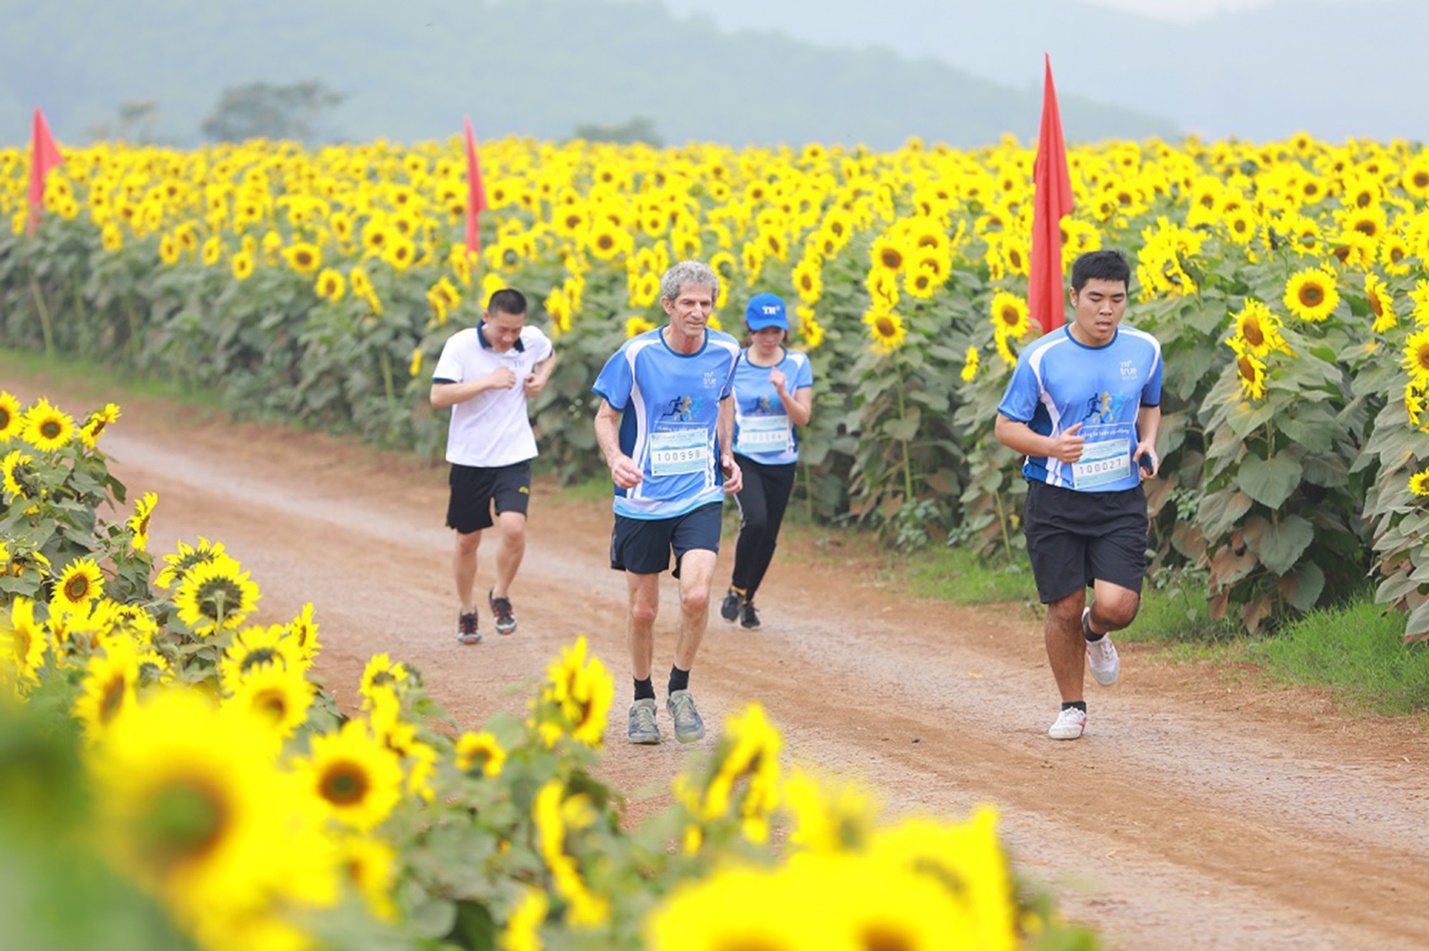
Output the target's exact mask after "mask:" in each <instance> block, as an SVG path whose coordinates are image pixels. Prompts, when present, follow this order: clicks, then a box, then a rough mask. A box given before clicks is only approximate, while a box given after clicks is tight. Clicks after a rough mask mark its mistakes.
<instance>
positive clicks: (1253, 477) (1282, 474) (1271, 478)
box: [1237, 453, 1305, 509]
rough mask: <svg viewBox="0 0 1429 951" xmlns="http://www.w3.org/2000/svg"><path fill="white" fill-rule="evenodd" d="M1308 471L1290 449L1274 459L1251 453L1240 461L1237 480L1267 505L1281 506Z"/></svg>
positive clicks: (1246, 491) (1255, 497)
mask: <svg viewBox="0 0 1429 951" xmlns="http://www.w3.org/2000/svg"><path fill="white" fill-rule="evenodd" d="M1304 471H1305V470H1304V467H1303V466H1302V465H1301V464H1300V460H1299V459H1296V458H1295V457H1293V456H1291V455H1289V454H1288V453H1281V454H1280V455H1278V456H1275V457H1274V458H1273V459H1261V458H1260V457H1259V456H1247V457H1246V458H1245V461H1243V462H1242V463H1241V464H1240V473H1239V477H1238V479H1237V481H1238V482H1239V483H1240V487H1241V489H1242V490H1243V491H1244V492H1245V494H1246V495H1248V496H1250V497H1251V498H1252V499H1254V500H1255V501H1257V502H1259V503H1260V504H1261V505H1264V506H1265V507H1266V508H1272V509H1277V508H1279V507H1280V506H1281V504H1282V503H1283V502H1284V501H1285V500H1286V499H1288V498H1289V497H1290V493H1291V492H1294V491H1295V489H1296V487H1297V486H1299V485H1300V479H1301V476H1302V475H1303V474H1304Z"/></svg>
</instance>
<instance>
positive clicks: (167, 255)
mask: <svg viewBox="0 0 1429 951" xmlns="http://www.w3.org/2000/svg"><path fill="white" fill-rule="evenodd" d="M180 250H181V249H180V248H179V242H178V241H176V240H175V239H174V236H173V235H171V234H166V235H164V236H163V237H162V238H160V239H159V260H160V261H162V262H163V263H164V264H166V265H168V266H170V267H172V266H173V265H175V264H178V263H179V252H180Z"/></svg>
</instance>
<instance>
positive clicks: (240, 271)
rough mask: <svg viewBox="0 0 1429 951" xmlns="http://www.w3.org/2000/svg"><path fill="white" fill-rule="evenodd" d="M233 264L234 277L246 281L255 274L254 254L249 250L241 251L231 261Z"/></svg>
mask: <svg viewBox="0 0 1429 951" xmlns="http://www.w3.org/2000/svg"><path fill="white" fill-rule="evenodd" d="M229 263H230V264H232V266H233V279H234V280H236V281H246V280H248V279H249V278H250V277H252V276H253V255H252V253H251V252H249V251H239V252H238V253H237V254H235V255H234V256H233V257H232V258H231V259H230V261H229Z"/></svg>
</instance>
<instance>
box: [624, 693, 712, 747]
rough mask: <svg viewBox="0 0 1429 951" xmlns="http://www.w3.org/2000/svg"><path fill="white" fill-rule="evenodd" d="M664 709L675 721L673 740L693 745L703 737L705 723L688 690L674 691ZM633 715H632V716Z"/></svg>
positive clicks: (667, 699)
mask: <svg viewBox="0 0 1429 951" xmlns="http://www.w3.org/2000/svg"><path fill="white" fill-rule="evenodd" d="M665 709H666V710H668V711H669V713H670V719H672V720H674V721H675V739H677V740H679V741H680V742H681V743H693V742H695V740H698V739H700V738H701V737H703V736H704V735H705V721H704V720H701V719H700V711H698V710H696V709H695V698H694V697H692V696H690V692H689V691H688V690H676V691H674V692H673V693H671V694H670V696H669V697H668V698H666V700H665ZM633 715H634V714H632V716H633Z"/></svg>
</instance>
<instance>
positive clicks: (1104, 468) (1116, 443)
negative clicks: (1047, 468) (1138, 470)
mask: <svg viewBox="0 0 1429 951" xmlns="http://www.w3.org/2000/svg"><path fill="white" fill-rule="evenodd" d="M1130 475H1131V440H1130V439H1108V440H1106V441H1105V442H1089V443H1086V444H1085V445H1084V446H1083V447H1082V458H1081V459H1078V460H1077V461H1076V462H1074V463H1072V485H1074V486H1076V487H1077V488H1078V489H1090V488H1094V487H1096V486H1099V485H1106V484H1107V483H1108V482H1117V481H1119V480H1121V479H1125V478H1127V477H1128V476H1130Z"/></svg>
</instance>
